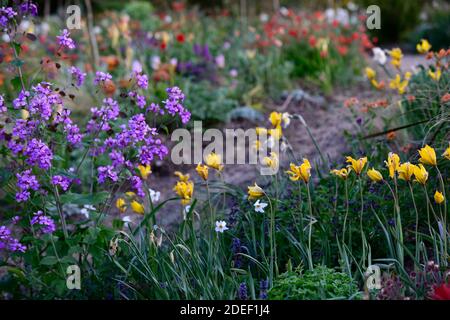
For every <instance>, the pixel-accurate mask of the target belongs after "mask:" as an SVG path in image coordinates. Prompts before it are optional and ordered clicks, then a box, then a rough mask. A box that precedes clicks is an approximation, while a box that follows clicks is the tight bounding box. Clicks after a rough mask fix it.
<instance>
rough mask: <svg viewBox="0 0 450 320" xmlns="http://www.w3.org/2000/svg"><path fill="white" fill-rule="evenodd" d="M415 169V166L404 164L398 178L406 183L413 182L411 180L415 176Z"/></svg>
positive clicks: (399, 170)
mask: <svg viewBox="0 0 450 320" xmlns="http://www.w3.org/2000/svg"><path fill="white" fill-rule="evenodd" d="M415 167H416V166H415V165H413V164H411V163H409V162H405V163H402V164H401V165H400V166H399V168H398V170H397V172H398V177H399V178H400V179H402V180H405V181H411V178H412V176H413V175H414V168H415Z"/></svg>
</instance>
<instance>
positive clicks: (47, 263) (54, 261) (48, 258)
mask: <svg viewBox="0 0 450 320" xmlns="http://www.w3.org/2000/svg"><path fill="white" fill-rule="evenodd" d="M57 263H58V259H57V258H56V257H55V256H46V257H45V258H44V259H42V260H41V264H42V265H44V266H52V265H54V264H57Z"/></svg>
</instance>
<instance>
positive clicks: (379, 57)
mask: <svg viewBox="0 0 450 320" xmlns="http://www.w3.org/2000/svg"><path fill="white" fill-rule="evenodd" d="M372 53H373V60H374V61H375V62H377V63H379V64H381V65H384V64H385V63H386V60H387V58H386V53H385V52H384V50H383V49H381V48H378V47H377V48H373V49H372Z"/></svg>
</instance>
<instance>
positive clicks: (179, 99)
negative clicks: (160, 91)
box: [163, 87, 191, 123]
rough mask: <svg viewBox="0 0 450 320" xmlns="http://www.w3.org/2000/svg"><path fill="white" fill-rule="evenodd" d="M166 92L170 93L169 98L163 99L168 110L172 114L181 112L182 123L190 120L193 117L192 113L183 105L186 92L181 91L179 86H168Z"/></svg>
mask: <svg viewBox="0 0 450 320" xmlns="http://www.w3.org/2000/svg"><path fill="white" fill-rule="evenodd" d="M166 92H167V94H168V98H167V100H165V101H163V103H164V105H165V108H166V110H167V112H168V113H169V114H170V115H171V116H174V115H176V114H179V116H180V117H181V122H182V123H187V122H189V119H190V118H191V113H190V112H189V111H188V110H187V109H185V108H184V107H183V105H182V103H183V101H184V98H185V96H184V93H183V92H182V91H181V89H180V88H178V87H172V88H167V89H166Z"/></svg>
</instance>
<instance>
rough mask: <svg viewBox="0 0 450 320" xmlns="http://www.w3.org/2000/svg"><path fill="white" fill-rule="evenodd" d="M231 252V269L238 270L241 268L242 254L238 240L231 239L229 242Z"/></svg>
mask: <svg viewBox="0 0 450 320" xmlns="http://www.w3.org/2000/svg"><path fill="white" fill-rule="evenodd" d="M231 252H232V253H233V267H234V268H240V267H241V266H242V256H241V255H240V253H241V252H242V246H241V240H240V239H239V238H233V240H232V242H231Z"/></svg>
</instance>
